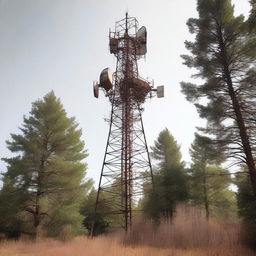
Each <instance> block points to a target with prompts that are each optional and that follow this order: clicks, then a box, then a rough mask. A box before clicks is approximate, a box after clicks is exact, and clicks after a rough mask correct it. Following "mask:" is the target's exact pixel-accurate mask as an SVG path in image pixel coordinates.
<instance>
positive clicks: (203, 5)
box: [181, 0, 256, 196]
mask: <svg viewBox="0 0 256 256" xmlns="http://www.w3.org/2000/svg"><path fill="white" fill-rule="evenodd" d="M197 10H198V13H199V18H198V19H189V20H188V23H187V24H188V27H189V30H190V32H191V33H194V34H195V35H196V38H195V41H194V42H188V41H186V42H185V45H186V47H187V49H188V50H189V51H190V52H191V54H192V55H190V56H188V55H184V56H183V59H184V61H185V62H184V64H185V65H187V66H188V67H190V68H196V69H197V70H198V73H197V74H196V77H200V78H202V79H203V80H204V81H205V82H204V83H203V84H201V85H198V84H192V83H184V82H183V83H181V86H182V91H183V93H184V94H185V95H186V96H187V99H188V100H189V101H192V102H194V103H195V106H196V107H197V110H198V112H199V114H200V116H201V117H202V118H206V119H207V121H208V125H207V128H205V129H201V130H203V131H204V132H206V133H208V134H210V135H211V137H214V140H215V145H217V146H218V147H219V152H220V153H223V155H224V157H233V158H235V161H236V163H239V164H241V162H242V163H245V164H246V165H247V167H248V171H249V174H250V179H251V184H252V187H253V191H254V194H255V196H256V168H255V162H254V157H253V156H254V155H255V153H256V152H255V149H256V147H255V146H256V145H255V138H256V136H255V135H256V134H255V131H256V129H255V128H256V126H255V125H256V121H255V113H256V104H255V98H256V87H255V77H256V69H255V59H256V40H255V39H256V38H255V37H256V34H255V33H252V32H249V29H248V23H247V22H246V21H244V17H243V16H242V15H241V16H238V17H235V16H234V7H233V6H232V4H231V0H198V2H197ZM203 102H207V103H206V104H203Z"/></svg>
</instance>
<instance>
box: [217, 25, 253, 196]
mask: <svg viewBox="0 0 256 256" xmlns="http://www.w3.org/2000/svg"><path fill="white" fill-rule="evenodd" d="M217 26H218V34H219V46H220V50H221V57H222V64H223V72H224V76H225V79H226V84H227V86H228V92H229V96H230V98H231V102H232V107H233V110H234V113H235V117H236V123H237V125H238V129H239V134H240V138H241V142H242V146H243V151H244V154H245V159H246V165H247V167H248V170H249V175H250V179H251V184H252V188H253V192H254V195H255V197H256V168H255V163H254V159H253V155H252V149H251V145H250V140H249V136H248V134H247V130H246V127H245V123H244V119H243V115H242V111H241V106H240V103H239V101H238V99H237V96H236V93H235V90H234V87H233V81H232V78H231V73H230V70H229V65H228V62H227V53H226V46H225V43H224V40H223V34H222V30H221V27H220V25H219V24H217Z"/></svg>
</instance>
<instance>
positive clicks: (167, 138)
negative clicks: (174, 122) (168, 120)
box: [151, 128, 182, 170]
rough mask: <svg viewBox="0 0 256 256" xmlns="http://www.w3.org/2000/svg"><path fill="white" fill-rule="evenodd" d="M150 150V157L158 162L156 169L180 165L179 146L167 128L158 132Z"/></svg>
mask: <svg viewBox="0 0 256 256" xmlns="http://www.w3.org/2000/svg"><path fill="white" fill-rule="evenodd" d="M151 150H152V153H151V156H152V158H153V159H155V160H156V161H157V162H158V165H157V169H158V170H162V169H168V168H170V167H173V166H179V165H182V162H181V153H180V148H179V146H178V144H177V142H176V140H175V139H174V137H173V136H172V135H171V134H170V131H169V130H168V129H167V128H165V129H164V130H163V131H161V132H160V133H159V135H158V138H157V140H156V141H155V142H154V146H153V147H151Z"/></svg>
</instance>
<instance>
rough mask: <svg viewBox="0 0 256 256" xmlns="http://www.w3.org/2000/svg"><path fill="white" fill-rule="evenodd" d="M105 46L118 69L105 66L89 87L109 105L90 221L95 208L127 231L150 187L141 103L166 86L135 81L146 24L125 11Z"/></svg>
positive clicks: (145, 50)
mask: <svg viewBox="0 0 256 256" xmlns="http://www.w3.org/2000/svg"><path fill="white" fill-rule="evenodd" d="M109 48H110V53H111V54H114V55H115V57H116V59H117V63H116V71H115V73H114V74H112V73H111V71H110V69H109V68H106V69H104V70H103V71H102V72H101V74H100V81H99V83H98V82H97V81H94V84H93V90H94V96H95V97H96V98H98V96H99V89H101V90H103V92H104V94H105V95H106V96H107V97H108V98H109V100H110V103H111V106H112V109H111V117H110V120H109V134H108V139H107V145H106V150H105V156H104V160H103V165H102V170H101V176H100V181H99V187H98V192H97V198H96V205H95V217H94V218H96V215H97V211H98V210H99V211H100V212H101V213H103V214H115V215H120V216H121V217H122V225H123V228H124V229H125V230H126V231H127V230H128V229H129V227H130V226H131V224H132V217H133V216H134V211H133V205H134V203H136V202H138V199H139V198H140V197H141V196H142V194H143V186H145V184H152V183H153V175H152V167H151V162H150V157H149V151H148V147H147V142H146V136H145V132H144V127H143V122H142V116H141V114H142V111H143V108H142V104H143V103H144V102H145V100H146V99H148V98H150V97H152V96H154V95H157V96H158V97H163V96H164V87H163V86H158V87H157V88H156V89H155V88H154V86H153V85H152V83H149V82H148V81H146V80H144V79H142V78H141V77H139V72H138V65H137V60H138V59H140V58H141V57H143V56H145V54H146V52H147V31H146V28H145V27H144V26H143V27H141V28H140V29H138V21H137V20H136V18H133V17H128V14H127V13H126V17H125V18H124V19H122V20H120V21H118V22H116V24H115V30H114V32H112V31H110V32H109ZM104 211H105V212H104ZM119 220H120V218H119ZM94 221H95V219H94ZM93 225H94V224H93ZM91 232H92V233H93V228H92V231H91Z"/></svg>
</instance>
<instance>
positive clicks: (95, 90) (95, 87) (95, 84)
mask: <svg viewBox="0 0 256 256" xmlns="http://www.w3.org/2000/svg"><path fill="white" fill-rule="evenodd" d="M93 94H94V97H95V98H99V83H98V82H97V81H93Z"/></svg>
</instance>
